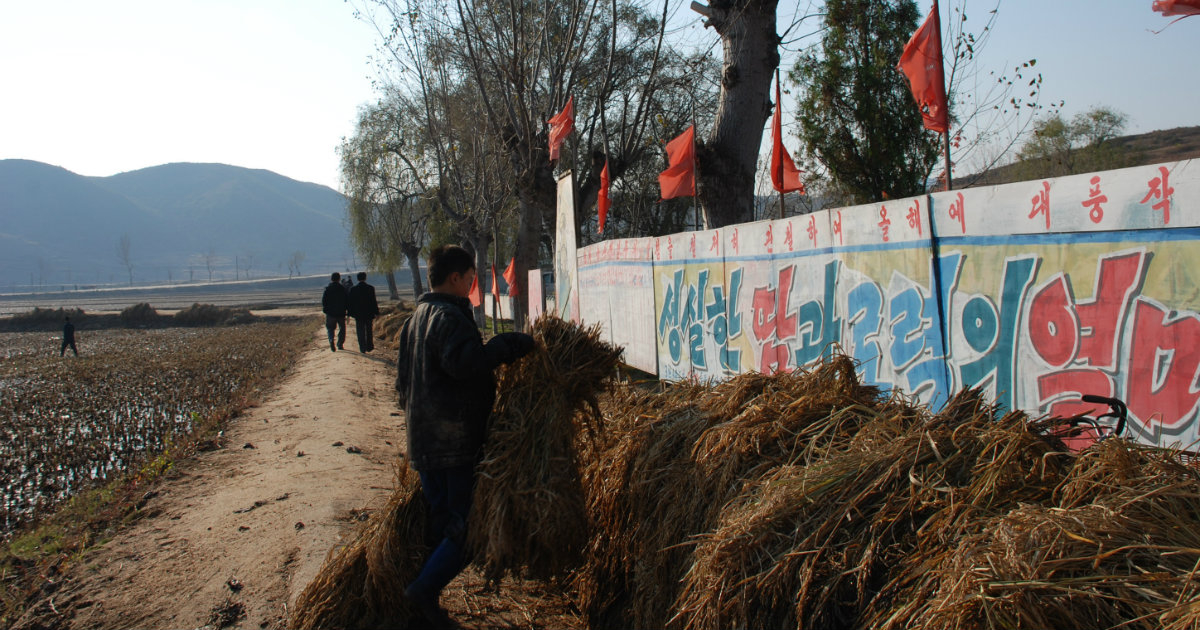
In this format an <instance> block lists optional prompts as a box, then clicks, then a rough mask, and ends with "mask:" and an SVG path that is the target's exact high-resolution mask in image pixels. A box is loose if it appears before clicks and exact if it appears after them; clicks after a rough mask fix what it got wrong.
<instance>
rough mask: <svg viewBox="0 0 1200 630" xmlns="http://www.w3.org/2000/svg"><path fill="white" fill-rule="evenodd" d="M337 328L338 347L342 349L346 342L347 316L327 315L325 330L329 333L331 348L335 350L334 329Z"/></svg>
mask: <svg viewBox="0 0 1200 630" xmlns="http://www.w3.org/2000/svg"><path fill="white" fill-rule="evenodd" d="M334 328H336V329H337V333H338V334H337V347H338V348H339V349H340V348H341V347H342V344H344V343H346V316H345V315H342V316H341V317H334V316H333V315H326V316H325V332H327V333H329V349H330V350H333V329H334Z"/></svg>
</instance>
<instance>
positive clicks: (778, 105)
mask: <svg viewBox="0 0 1200 630" xmlns="http://www.w3.org/2000/svg"><path fill="white" fill-rule="evenodd" d="M781 87H782V86H780V85H779V66H775V115H776V116H779V122H780V125H782V124H783V110H781V109H780V108H781V107H783V104H782V103H781V102H780V101H782V100H783V98H782V97H781V96H780V95H779V94H780V91H781ZM771 127H772V129H771V135H772V136H773V135H775V129H774V127H775V125H774V124H772V125H771ZM779 136H780V142H782V141H783V131H782V130H780V132H779ZM773 140H774V138H772V147H771V150H772V151H775V150H777V149H778V147H775V146H774V142H773ZM782 158H783V156H780V159H779V173H778V175H779V218H780V220H782V219H783V214H784V209H783V189H784V188H787V186H784V185H783V184H784V182H783V159H782Z"/></svg>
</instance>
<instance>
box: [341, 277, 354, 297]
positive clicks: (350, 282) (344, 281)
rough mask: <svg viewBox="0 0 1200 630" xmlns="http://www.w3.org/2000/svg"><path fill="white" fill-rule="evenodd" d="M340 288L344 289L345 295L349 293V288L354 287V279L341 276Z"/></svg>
mask: <svg viewBox="0 0 1200 630" xmlns="http://www.w3.org/2000/svg"><path fill="white" fill-rule="evenodd" d="M342 288H343V289H345V290H346V295H350V289H353V288H354V281H353V280H351V279H350V276H346V277H344V278H342Z"/></svg>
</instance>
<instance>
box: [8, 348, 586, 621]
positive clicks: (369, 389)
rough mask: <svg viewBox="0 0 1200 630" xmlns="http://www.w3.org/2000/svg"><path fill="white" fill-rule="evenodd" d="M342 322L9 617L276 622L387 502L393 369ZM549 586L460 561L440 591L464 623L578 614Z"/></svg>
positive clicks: (399, 430) (395, 414) (399, 438)
mask: <svg viewBox="0 0 1200 630" xmlns="http://www.w3.org/2000/svg"><path fill="white" fill-rule="evenodd" d="M349 332H350V335H349V338H348V339H347V344H346V348H347V351H344V352H336V353H335V352H330V351H329V349H328V345H327V342H326V340H325V331H324V329H323V328H321V329H318V330H316V331H314V336H313V338H312V341H311V344H312V348H311V350H309V351H308V352H306V353H304V354H303V355H302V356H301V358H300V359H299V361H298V362H297V364H296V367H295V369H294V370H293V371H292V373H291V374H290V375H289V376H288V377H287V378H286V379H285V380H284V381H283V382H282V383H281V384H280V385H279V386H278V388H277V389H275V390H274V391H272V392H271V393H269V394H268V399H267V400H265V401H264V402H263V403H262V404H261V405H259V406H257V407H255V408H252V409H248V410H247V411H246V412H245V413H244V414H243V415H242V416H241V417H239V418H237V419H235V420H233V421H231V422H230V424H229V426H228V428H227V429H226V431H225V434H224V437H223V438H222V439H221V442H222V444H223V446H222V448H220V449H217V450H214V451H210V452H203V453H199V454H197V455H196V456H195V457H193V458H189V459H187V460H185V461H182V462H179V464H178V466H177V468H176V471H175V472H174V473H172V474H171V476H170V478H169V479H167V480H166V481H165V482H164V483H162V484H160V485H159V486H158V487H157V489H156V491H157V494H156V495H155V496H153V497H152V498H150V499H149V501H148V502H147V504H146V506H145V509H146V511H147V513H148V515H147V516H145V517H143V518H142V519H140V520H139V521H137V522H136V523H134V524H133V525H131V526H129V527H128V528H126V529H124V530H123V531H121V532H120V533H118V535H117V536H116V537H115V538H113V539H112V540H111V541H109V542H108V543H107V544H105V545H104V546H102V547H100V548H99V549H97V550H95V551H94V552H92V553H91V554H90V555H89V556H88V558H87V559H86V560H85V561H84V562H82V563H78V564H75V565H74V568H73V569H71V570H70V572H69V573H68V575H67V576H65V578H66V579H65V580H64V586H63V587H62V588H60V589H59V590H58V591H57V592H56V593H54V595H53V597H50V598H47V599H45V600H43V601H42V602H40V603H39V604H37V605H36V606H35V607H34V608H33V609H31V610H30V611H29V614H27V615H26V616H25V618H24V619H22V620H20V621H18V624H17V625H18V627H20V626H25V627H33V628H38V627H42V628H45V627H50V628H200V627H204V626H208V627H213V628H216V627H234V628H284V627H286V622H287V617H288V606H289V605H290V604H291V602H293V601H295V598H296V596H297V595H299V593H300V591H301V590H303V588H304V587H305V585H307V584H308V582H309V581H310V580H311V579H312V578H313V576H314V575H315V574H316V572H317V570H318V569H319V568H320V566H321V563H322V561H323V560H324V558H325V556H326V554H327V553H328V552H329V550H330V549H332V548H333V547H334V546H335V545H337V544H338V543H339V541H341V539H342V537H344V536H351V535H353V533H354V528H355V526H356V525H357V524H358V523H357V520H358V519H360V518H365V517H366V515H367V514H369V513H370V511H371V510H372V509H377V508H379V507H381V506H382V505H383V504H384V503H385V502H386V499H387V496H388V495H389V494H390V492H391V489H392V478H393V474H394V473H393V470H394V469H393V467H394V465H395V464H396V462H397V461H398V455H399V454H400V452H401V451H402V449H403V448H404V439H405V438H404V426H403V418H402V416H401V414H400V413H399V411H398V410H397V407H396V402H395V401H396V397H395V392H394V390H393V388H392V382H393V381H392V379H393V378H394V376H393V374H394V371H393V370H392V369H391V368H390V367H389V365H388V363H387V362H386V361H385V360H384V359H383V358H382V357H381V356H371V355H363V354H360V353H358V352H357V351H352V350H350V348H351V347H352V346H353V347H357V344H356V343H355V341H354V330H353V327H352V326H351V330H350V331H349ZM373 354H374V355H380V354H382V352H381V351H380V350H376V352H375V353H373ZM389 356H390V355H389ZM547 590H548V587H546V586H545V585H540V584H536V583H509V582H506V583H505V586H503V587H502V588H501V589H500V590H499V591H495V590H490V589H488V588H487V586H486V585H485V584H484V583H483V581H482V580H481V579H480V578H479V577H478V576H477V575H475V574H474V573H472V572H470V571H468V572H467V573H465V574H464V575H463V576H461V577H460V578H459V579H458V580H456V581H455V582H454V583H452V584H451V587H450V588H449V589H448V590H447V593H446V596H445V598H444V600H443V603H444V604H445V605H446V606H447V607H448V608H449V609H450V610H451V612H452V614H454V616H455V617H456V618H457V619H459V620H460V621H461V622H462V623H463V625H464V627H469V628H488V627H527V628H536V627H557V628H564V627H581V626H580V622H579V620H578V618H577V617H575V616H574V615H573V614H571V613H570V612H569V610H568V606H567V604H566V603H565V600H564V598H563V597H562V596H561V595H560V594H559V593H548V592H547Z"/></svg>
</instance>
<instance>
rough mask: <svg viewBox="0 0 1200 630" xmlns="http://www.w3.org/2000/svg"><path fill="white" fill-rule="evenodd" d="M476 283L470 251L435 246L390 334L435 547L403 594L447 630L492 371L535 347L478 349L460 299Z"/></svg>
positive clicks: (507, 341)
mask: <svg viewBox="0 0 1200 630" xmlns="http://www.w3.org/2000/svg"><path fill="white" fill-rule="evenodd" d="M474 280H475V260H474V258H473V257H472V256H471V254H470V253H468V252H467V251H466V250H464V249H463V248H461V247H458V246H456V245H447V246H442V247H439V248H437V249H435V250H434V251H433V255H432V256H431V257H430V260H429V284H430V286H431V287H432V289H433V291H432V292H431V293H426V294H425V295H423V296H421V298H420V299H419V300H417V308H416V310H415V311H413V314H412V317H410V318H409V319H408V321H407V322H405V323H404V326H403V327H402V328H401V329H400V334H399V337H398V341H399V344H400V352H399V357H398V361H397V363H398V374H397V377H396V390H397V391H399V392H400V404H401V405H403V406H404V408H405V411H406V413H405V424H406V425H407V433H408V461H409V463H410V464H411V465H412V467H413V468H414V469H416V471H417V472H418V473H419V474H420V475H421V488H422V490H423V491H424V494H425V498H426V499H427V500H428V501H429V505H430V511H429V522H428V527H427V531H430V532H431V533H432V535H433V540H432V541H431V542H432V543H433V544H434V545H436V546H435V548H434V550H433V553H432V555H430V557H429V559H428V560H427V561H426V562H425V565H424V567H423V568H422V569H421V573H420V574H419V575H418V576H417V579H416V580H414V581H413V583H412V584H410V585H409V586H408V588H407V589H405V591H404V592H405V595H406V596H407V597H408V598H409V599H410V600H412V601H413V602H414V603H415V604H416V605H417V606H418V607H419V608H420V609H421V611H422V612H423V613H424V615H425V617H426V618H427V619H428V620H429V621H430V622H431V623H432V624H434V625H439V626H446V625H452V624H451V623H450V621H449V617H448V616H447V615H446V611H445V610H444V609H442V608H441V606H440V604H439V603H438V598H439V596H440V594H441V592H442V589H443V588H445V586H446V584H448V583H449V582H450V580H452V579H453V578H454V576H455V575H458V572H459V571H461V570H462V568H463V566H464V565H465V564H466V558H465V552H464V544H465V538H466V533H467V514H468V513H470V511H471V494H472V492H473V491H474V488H475V465H476V464H477V463H478V462H479V458H480V457H481V456H482V454H483V442H484V438H485V436H486V433H487V420H488V416H489V415H490V414H491V411H492V404H493V403H494V402H495V398H496V382H495V377H494V376H493V374H492V370H494V369H495V368H496V367H497V366H498V365H500V364H504V363H512V362H513V361H516V360H517V359H519V358H521V357H523V356H525V355H526V354H528V353H529V352H530V351H531V350H533V347H534V340H533V337H530V336H529V335H526V334H523V333H503V334H500V335H497V336H495V337H493V338H492V339H491V340H489V341H488V343H487V344H484V343H483V337H482V336H481V335H480V334H479V329H478V328H476V327H475V319H474V317H472V314H471V302H470V301H469V300H468V299H467V295H469V294H470V291H471V284H472V282H473V281H474Z"/></svg>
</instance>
